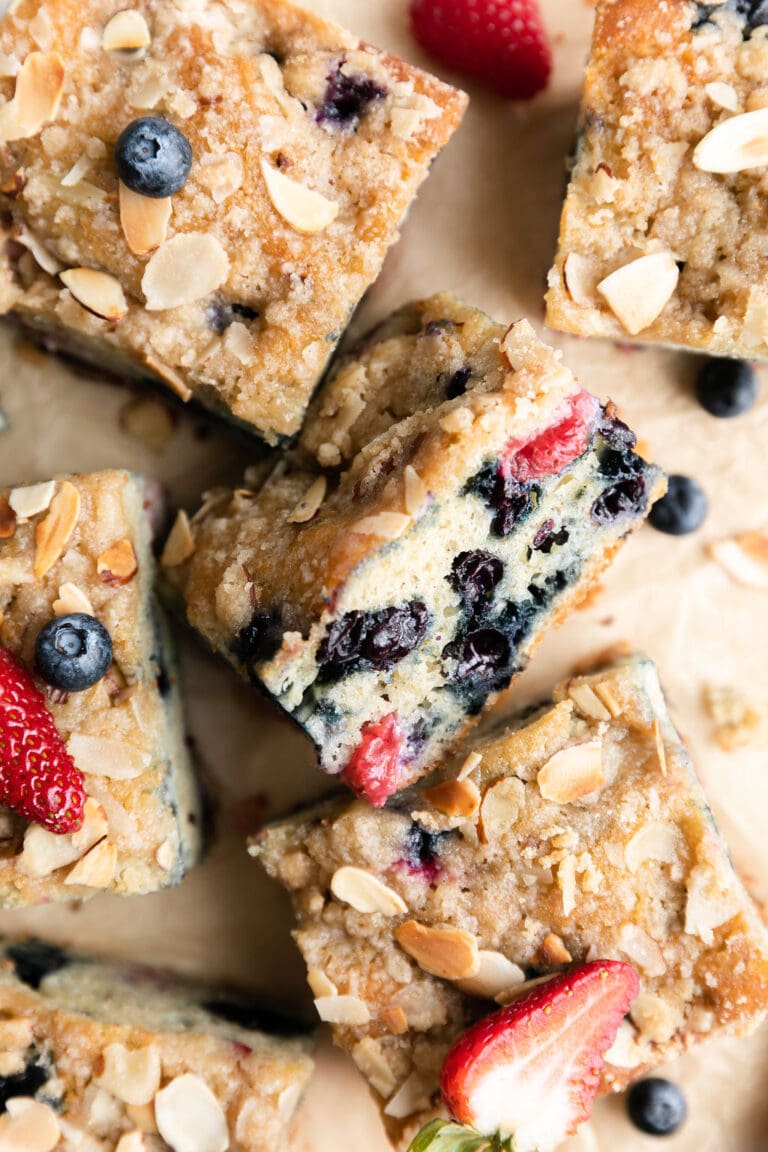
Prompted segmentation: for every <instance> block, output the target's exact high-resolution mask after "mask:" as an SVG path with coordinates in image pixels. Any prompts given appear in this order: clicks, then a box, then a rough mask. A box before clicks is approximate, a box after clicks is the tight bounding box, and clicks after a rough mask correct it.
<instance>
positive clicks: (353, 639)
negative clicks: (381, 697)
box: [318, 600, 430, 683]
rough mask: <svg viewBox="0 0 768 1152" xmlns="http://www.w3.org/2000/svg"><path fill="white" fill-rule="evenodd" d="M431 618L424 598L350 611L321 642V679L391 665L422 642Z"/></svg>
mask: <svg viewBox="0 0 768 1152" xmlns="http://www.w3.org/2000/svg"><path fill="white" fill-rule="evenodd" d="M429 620H430V617H429V611H428V610H427V606H426V604H424V603H422V601H421V600H412V601H411V602H410V603H409V604H403V605H398V606H395V607H392V608H382V609H380V610H379V611H377V612H362V611H355V612H347V613H346V615H345V616H342V617H341V619H339V620H336V621H334V623H333V624H332V625H331V627H330V630H329V632H328V634H327V636H326V637H325V639H324V640H323V642H322V644H321V645H320V651H319V652H318V664H319V666H320V679H321V680H322V681H324V682H326V683H327V682H328V681H333V680H340V679H341V678H342V677H344V676H347V675H349V674H350V673H352V672H362V671H365V670H367V669H375V670H376V671H386V670H387V669H389V668H392V667H393V666H394V665H395V664H397V663H398V661H400V660H402V659H403V658H404V657H405V656H407V655H408V654H409V653H410V652H413V650H414V649H415V648H417V647H418V646H419V644H420V643H421V642H422V640H423V639H424V637H425V636H426V634H427V629H428V627H429Z"/></svg>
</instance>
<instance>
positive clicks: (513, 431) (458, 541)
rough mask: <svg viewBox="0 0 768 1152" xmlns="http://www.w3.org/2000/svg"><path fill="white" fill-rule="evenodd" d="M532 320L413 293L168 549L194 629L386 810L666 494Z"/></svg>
mask: <svg viewBox="0 0 768 1152" xmlns="http://www.w3.org/2000/svg"><path fill="white" fill-rule="evenodd" d="M634 444H635V437H634V435H633V433H632V432H630V430H629V429H628V428H627V427H626V425H624V424H622V423H621V421H620V420H618V418H617V416H616V413H615V410H614V409H613V406H612V405H610V404H609V405H608V406H606V407H603V406H601V404H600V403H599V401H598V400H597V399H595V397H593V396H591V395H590V394H589V393H588V392H585V391H584V390H583V389H581V388H580V387H579V385H578V384H577V382H576V381H575V380H574V378H573V376H572V375H571V373H570V372H569V371H568V370H567V369H566V368H565V367H563V365H562V363H561V362H560V359H559V354H558V353H555V352H554V351H553V350H552V349H550V348H548V347H547V346H546V345H544V344H543V343H541V342H540V341H539V340H538V338H537V337H536V336H535V333H534V331H533V329H532V328H531V326H530V325H529V324H528V323H527V322H525V321H521V322H520V323H518V324H515V325H513V326H512V327H511V328H510V329H509V330H508V331H507V332H505V330H504V328H503V327H502V326H501V325H498V324H495V323H494V322H493V321H491V320H489V319H488V317H487V316H485V315H483V314H482V313H481V312H478V311H477V310H475V309H472V308H468V307H466V306H465V305H463V304H461V303H460V302H458V301H457V300H456V299H455V298H454V297H451V296H437V297H434V298H432V299H430V300H426V301H422V302H420V303H416V304H413V305H409V306H408V307H406V308H404V309H403V310H402V311H400V312H399V313H397V314H396V315H395V316H394V317H392V318H391V319H390V320H388V321H387V322H385V323H384V324H383V325H381V326H380V327H379V328H377V329H376V330H374V332H372V333H371V334H369V336H368V337H366V338H365V339H364V340H363V342H362V344H361V345H360V347H359V348H358V349H357V350H355V351H352V352H351V353H349V354H348V355H347V356H346V357H345V358H343V359H342V360H341V361H340V362H339V363H338V365H337V366H336V368H335V370H334V372H333V373H332V375H331V377H330V378H329V380H328V381H327V383H326V385H325V386H324V388H323V390H322V391H321V393H320V394H319V396H318V397H317V399H316V401H315V402H314V403H313V406H312V408H311V410H310V414H309V418H308V420H307V424H306V426H305V429H304V431H303V433H302V436H301V439H300V442H299V446H298V448H297V450H296V451H295V452H293V453H292V454H291V455H289V456H287V457H286V458H285V459H284V460H283V461H282V462H281V463H280V464H279V465H278V466H277V468H276V469H275V471H274V472H273V474H272V475H271V477H270V478H269V479H268V480H267V481H266V483H264V484H263V486H262V487H261V488H260V489H259V490H258V491H257V492H253V491H249V490H246V489H243V490H240V491H237V492H235V493H231V492H227V491H224V492H214V493H211V494H209V496H208V498H207V499H206V501H205V503H204V505H203V507H202V508H201V509H200V511H199V512H198V513H197V514H196V516H195V517H194V518H193V521H192V524H191V526H190V525H189V523H188V521H187V519H186V517H185V516H183V515H182V516H181V517H180V519H179V521H178V522H177V525H176V527H175V529H174V533H173V536H172V537H171V539H170V541H169V545H168V546H167V548H166V552H165V556H164V558H163V560H164V564H165V571H166V575H167V577H168V578H169V580H170V581H171V582H172V584H173V585H174V586H175V588H176V590H177V593H178V594H179V596H180V597H181V598H182V600H183V603H184V606H185V610H186V614H187V617H188V619H189V622H190V623H191V624H192V625H193V626H194V627H195V628H196V629H198V630H199V632H200V633H201V634H202V636H203V637H204V639H205V640H206V641H207V642H208V643H209V644H210V645H211V647H212V648H214V649H216V650H218V651H219V652H221V653H222V654H223V655H224V656H225V657H226V658H227V659H228V660H229V661H231V662H232V663H233V664H234V665H235V666H236V667H237V668H239V669H240V670H241V671H242V672H243V673H246V674H248V675H249V676H251V677H252V679H253V680H254V681H256V682H257V683H258V684H260V685H261V686H262V687H263V688H265V689H266V691H267V692H268V693H269V694H270V695H271V696H273V697H274V698H275V699H276V700H277V701H278V703H280V704H281V705H282V706H283V708H285V709H286V711H287V712H289V713H290V714H291V715H292V716H293V717H294V719H296V720H297V721H298V722H299V723H300V724H301V725H302V726H303V727H304V729H305V730H306V732H307V733H308V735H309V736H310V737H311V739H312V740H313V741H314V743H315V744H316V746H317V748H318V750H319V756H320V765H321V767H322V768H323V769H324V770H325V771H326V772H330V773H332V774H339V773H341V774H342V775H343V778H344V780H345V781H346V782H347V783H348V784H349V785H350V786H351V787H352V788H353V789H355V791H356V792H357V793H358V794H359V795H361V796H364V797H365V798H366V799H367V800H369V801H370V802H371V803H373V804H376V805H380V804H383V803H384V801H385V800H386V798H387V796H389V795H391V794H392V793H393V792H396V791H398V790H400V789H402V788H403V787H405V786H406V785H407V784H408V783H409V782H411V781H412V780H414V779H416V778H417V777H419V776H421V775H423V774H424V773H425V772H427V771H428V770H430V768H431V767H432V766H433V765H434V764H435V763H436V761H438V760H439V758H440V757H441V756H442V755H443V754H444V753H445V751H446V749H447V748H448V747H450V746H451V745H452V744H453V743H454V741H455V740H456V739H457V738H458V737H459V735H460V734H461V732H462V731H463V730H464V729H465V728H466V727H467V726H468V725H470V724H472V723H474V722H475V720H476V718H477V717H478V715H479V713H480V712H481V710H482V709H483V707H484V705H485V704H486V702H487V701H489V700H491V699H493V698H494V696H495V694H496V693H497V692H498V691H499V690H501V689H503V688H506V687H507V685H508V683H509V681H510V679H511V678H512V677H513V676H514V674H515V673H516V672H518V671H519V670H520V669H521V668H522V667H523V666H524V664H525V663H526V661H527V659H528V656H529V654H530V652H531V650H532V648H533V646H534V645H535V644H536V643H537V642H538V640H539V638H540V637H541V635H542V633H543V632H544V631H545V629H546V628H547V627H549V626H551V625H552V624H554V623H555V622H557V621H558V620H559V619H560V618H562V617H563V616H564V615H565V614H566V613H567V612H568V610H569V609H570V608H571V607H572V606H573V605H574V604H576V603H577V602H578V601H579V600H580V599H581V598H582V597H583V596H584V595H585V594H586V593H587V592H588V590H589V589H590V587H591V586H592V584H593V582H594V581H595V579H596V578H597V576H598V575H599V573H600V572H601V571H602V570H603V568H604V567H605V566H606V564H607V563H608V561H609V559H610V557H611V556H612V555H613V553H614V552H615V551H616V549H617V547H618V546H619V544H620V543H621V541H622V540H623V539H624V537H626V536H627V535H628V534H629V532H630V531H631V530H632V529H633V528H634V527H636V526H637V525H638V524H639V523H640V522H641V521H642V519H643V517H644V515H645V513H646V512H647V510H648V508H649V507H650V505H651V504H652V502H653V500H654V499H655V498H656V496H658V495H659V494H660V492H661V491H662V490H663V482H662V479H661V474H660V473H659V471H658V469H656V468H654V467H653V466H652V465H650V464H648V463H646V462H645V461H644V460H642V459H641V458H640V457H639V456H638V455H637V454H636V453H635V452H634V450H633V449H634Z"/></svg>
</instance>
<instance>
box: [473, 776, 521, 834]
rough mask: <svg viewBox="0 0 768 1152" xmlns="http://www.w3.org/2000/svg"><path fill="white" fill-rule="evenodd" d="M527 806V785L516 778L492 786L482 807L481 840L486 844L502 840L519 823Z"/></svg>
mask: <svg viewBox="0 0 768 1152" xmlns="http://www.w3.org/2000/svg"><path fill="white" fill-rule="evenodd" d="M524 806H525V785H524V784H523V782H522V780H518V778H517V777H516V776H509V777H505V778H503V779H502V780H499V781H497V783H496V784H492V785H491V787H490V788H488V789H487V790H486V792H485V795H484V796H483V800H482V803H481V805H480V825H479V832H480V839H481V840H482V841H483V842H484V843H486V844H487V843H488V842H489V841H491V840H498V839H500V838H501V837H502V836H503V835H504V834H505V832H508V831H509V830H510V829H511V828H513V827H514V825H515V824H516V823H517V819H518V817H519V815H520V812H521V811H522V809H523V807H524Z"/></svg>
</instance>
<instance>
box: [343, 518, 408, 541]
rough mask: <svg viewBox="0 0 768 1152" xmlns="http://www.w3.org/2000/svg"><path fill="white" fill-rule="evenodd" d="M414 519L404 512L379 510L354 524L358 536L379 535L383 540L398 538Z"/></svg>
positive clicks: (353, 527) (354, 530) (353, 529)
mask: <svg viewBox="0 0 768 1152" xmlns="http://www.w3.org/2000/svg"><path fill="white" fill-rule="evenodd" d="M411 524H412V520H411V517H410V516H404V515H403V514H402V512H379V513H378V514H377V515H375V516H364V517H363V519H362V520H358V521H357V523H356V524H354V525H353V526H352V531H353V532H355V533H356V534H357V535H358V536H378V537H379V538H380V539H381V540H397V539H399V538H400V536H402V534H403V532H405V531H406V530H407V529H408V528H410V526H411Z"/></svg>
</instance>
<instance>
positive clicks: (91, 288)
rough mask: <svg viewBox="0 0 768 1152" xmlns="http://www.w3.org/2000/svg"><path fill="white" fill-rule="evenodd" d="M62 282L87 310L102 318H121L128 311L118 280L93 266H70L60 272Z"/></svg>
mask: <svg viewBox="0 0 768 1152" xmlns="http://www.w3.org/2000/svg"><path fill="white" fill-rule="evenodd" d="M60 279H61V281H62V283H63V284H64V285H65V287H67V288H68V289H69V291H70V292H71V293H72V295H73V296H74V298H75V300H77V302H78V304H81V305H82V306H83V308H85V309H87V311H88V312H93V313H94V315H96V316H100V317H101V318H102V319H104V320H121V319H122V318H123V316H125V314H126V312H127V311H128V304H127V301H126V299H125V293H124V292H123V289H122V287H121V286H120V283H119V281H117V280H116V279H115V277H114V276H110V275H109V273H107V272H98V271H96V269H95V268H70V269H69V270H68V271H65V272H62V273H60Z"/></svg>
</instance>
